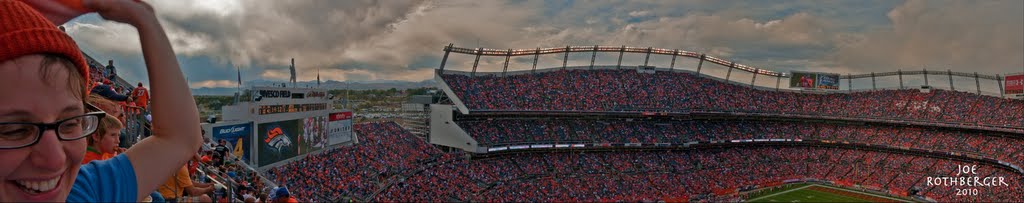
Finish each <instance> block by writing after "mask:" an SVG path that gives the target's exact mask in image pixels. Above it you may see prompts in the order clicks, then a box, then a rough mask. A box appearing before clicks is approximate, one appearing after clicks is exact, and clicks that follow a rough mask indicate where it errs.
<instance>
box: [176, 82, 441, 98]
mask: <svg viewBox="0 0 1024 203" xmlns="http://www.w3.org/2000/svg"><path fill="white" fill-rule="evenodd" d="M281 83H285V82H283V81H267V80H253V81H246V82H244V83H243V84H245V86H243V87H242V88H243V89H247V88H249V87H253V86H257V87H266V86H280V85H281ZM295 85H296V86H298V87H316V81H303V82H297V83H296V84H295ZM434 86H436V84H435V83H434V80H424V81H420V82H409V81H395V80H382V81H361V82H341V81H334V80H328V81H324V82H321V83H320V88H324V89H353V90H371V89H391V88H395V89H399V90H403V89H411V88H420V87H434ZM237 90H238V89H237V88H234V87H212V88H211V87H202V88H193V89H192V95H234V94H235V91H237Z"/></svg>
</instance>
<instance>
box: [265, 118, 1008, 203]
mask: <svg viewBox="0 0 1024 203" xmlns="http://www.w3.org/2000/svg"><path fill="white" fill-rule="evenodd" d="M728 125H736V126H732V127H729V126H728ZM694 126H695V127H696V126H703V127H705V128H707V129H705V131H703V132H709V133H695V134H705V135H702V136H703V137H704V138H711V137H714V138H723V139H732V138H739V137H741V136H747V138H748V139H749V138H750V137H749V134H746V132H752V131H757V130H764V128H768V127H770V126H777V127H778V128H784V129H786V130H782V131H767V132H771V133H778V134H779V135H782V134H788V133H792V132H796V131H800V130H795V129H799V128H801V127H800V125H795V124H784V123H777V122H750V123H731V124H727V122H717V123H715V122H706V123H702V125H694ZM354 127H355V129H356V132H357V134H358V135H360V143H359V144H357V145H355V146H351V147H342V148H339V149H335V150H329V151H326V152H323V153H320V154H314V155H309V156H307V157H306V158H304V159H301V160H298V161H295V162H292V163H289V164H286V165H284V166H280V167H277V168H274V169H272V170H271V171H270V172H269V175H270V177H272V179H274V180H276V181H277V182H278V183H280V184H282V185H285V186H288V188H289V189H290V190H291V191H292V192H293V194H295V196H296V198H298V200H299V201H341V200H344V198H343V197H349V198H353V199H356V200H361V201H379V202H409V201H412V202H449V201H480V202H536V201H678V200H694V201H696V200H707V201H730V200H739V199H742V198H741V197H738V196H736V195H737V194H738V192H739V191H748V190H752V189H756V188H763V187H771V186H776V185H780V184H783V183H785V182H786V181H793V180H805V181H806V180H813V181H824V182H829V183H832V184H836V185H843V186H853V185H860V186H861V187H864V188H868V189H871V190H875V191H881V192H888V193H891V194H893V195H898V196H913V195H914V192H917V193H918V194H923V195H926V196H927V197H930V198H934V199H935V200H937V201H968V200H969V201H1006V200H1013V199H1015V198H1018V197H1019V196H1020V195H1024V188H1021V187H1015V186H1014V185H1020V184H1021V183H1022V182H1021V181H1024V179H1022V178H1024V177H1022V176H1021V174H1020V173H1018V172H1017V171H1011V170H1008V169H1005V168H996V167H993V166H991V165H987V164H982V163H974V162H967V161H955V160H948V159H941V158H931V157H926V156H918V155H908V154H899V153H887V152H877V151H868V150H863V149H844V148H829V147H798V146H791V147H770V148H767V147H738V148H724V149H705V150H687V151H672V150H645V151H608V152H566V151H561V152H532V153H530V152H522V153H516V154H505V155H498V156H495V157H490V158H480V159H476V158H474V159H466V158H465V157H464V156H463V154H460V153H440V152H438V150H437V149H436V148H434V147H432V146H430V145H429V144H428V143H426V141H424V140H422V139H420V138H417V137H415V136H413V135H411V134H410V133H409V132H407V131H404V130H402V129H401V128H400V127H399V126H398V125H397V124H394V123H370V124H357V125H355V126H354ZM718 128H725V129H723V130H720V131H719V132H715V131H713V130H710V129H718ZM876 128H879V127H871V126H866V127H838V126H831V127H830V126H828V125H824V124H822V125H819V126H815V129H819V130H823V131H826V132H830V133H832V134H830V135H834V136H835V137H829V138H831V139H847V138H852V137H855V136H869V137H868V138H859V139H876V138H871V137H874V136H883V135H885V133H888V132H887V130H879V129H876ZM680 129H681V128H680ZM802 130H804V131H806V129H802ZM903 131H905V132H900V133H909V132H910V131H920V132H929V133H933V134H931V135H935V136H966V137H971V136H978V135H971V134H969V133H957V134H945V133H934V132H935V131H933V130H929V129H917V130H903ZM861 133H869V134H867V135H863V134H861ZM830 135H825V134H821V135H815V136H830ZM682 137H689V135H684V136H682ZM794 137H797V138H799V136H794ZM967 139H972V138H967ZM1001 141H1007V140H993V141H991V142H988V143H989V144H993V143H995V142H1001ZM885 142H888V141H885ZM1014 153H1016V154H1020V153H1019V152H1014ZM957 165H978V167H979V168H982V169H979V171H981V172H980V174H983V175H982V176H995V177H1005V178H1006V180H1007V181H1008V182H1007V183H1008V184H1010V185H1011V186H1007V187H989V188H979V189H980V190H981V193H982V194H985V195H979V196H956V195H954V193H955V191H952V190H948V189H946V188H944V187H937V186H931V185H927V184H926V183H925V182H924V177H928V176H945V175H949V174H950V173H951V172H953V171H954V170H955V169H956V166H957ZM377 191H380V192H379V193H377Z"/></svg>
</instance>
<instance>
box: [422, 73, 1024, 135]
mask: <svg viewBox="0 0 1024 203" xmlns="http://www.w3.org/2000/svg"><path fill="white" fill-rule="evenodd" d="M441 78H443V79H444V81H445V82H446V83H447V85H448V86H450V87H451V88H452V90H453V91H454V92H455V94H456V95H457V96H458V97H459V98H460V99H461V101H462V102H464V103H465V104H466V106H467V107H469V108H470V109H473V110H499V111H573V112H585V111H619V112H686V111H693V110H713V111H735V112H761V113H785V114H808V115H828V116H845V117H870V118H886V119H903V120H919V121H931V122H951V123H965V124H985V125H993V126H1012V127H1024V119H1022V118H1024V114H1020V113H1012V112H1024V100H1014V99H1002V98H997V97H991V96H981V95H977V94H973V93H966V92H956V91H948V90H932V91H931V92H930V93H920V92H919V91H918V90H879V91H867V92H855V93H846V92H841V93H831V94H818V93H797V92H788V91H773V90H763V89H754V88H750V87H749V85H738V84H732V83H726V82H722V81H719V80H715V79H711V78H708V77H702V76H697V75H694V74H691V73H685V72H657V73H655V74H644V73H638V72H637V71H635V70H555V71H551V72H543V73H536V74H522V75H510V76H504V77H502V76H496V75H484V76H475V77H473V76H468V75H461V74H443V75H441Z"/></svg>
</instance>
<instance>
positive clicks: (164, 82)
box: [84, 0, 202, 198]
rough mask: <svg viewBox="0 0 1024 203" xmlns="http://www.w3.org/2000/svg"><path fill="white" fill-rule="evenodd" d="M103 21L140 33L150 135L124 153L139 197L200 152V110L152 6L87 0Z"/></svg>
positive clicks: (125, 0)
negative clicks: (149, 91)
mask: <svg viewBox="0 0 1024 203" xmlns="http://www.w3.org/2000/svg"><path fill="white" fill-rule="evenodd" d="M84 3H85V6H86V7H88V8H90V9H92V10H94V11H96V12H98V13H99V14H100V15H101V16H102V17H103V18H105V19H107V20H114V21H118V22H123V23H128V24H131V25H132V26H135V28H136V29H138V31H139V38H140V40H141V41H142V55H143V58H144V59H145V61H146V70H147V71H148V73H149V79H150V81H149V82H150V83H149V84H150V87H151V88H152V93H153V95H152V96H153V97H152V98H153V99H152V100H151V101H152V104H153V107H152V113H153V114H152V115H153V128H152V130H153V136H152V137H149V138H147V139H144V140H142V141H141V142H139V143H137V144H135V145H134V146H132V147H131V148H130V149H128V151H127V152H125V154H126V155H127V156H128V160H130V161H131V163H132V166H133V167H134V168H135V175H136V180H137V181H138V195H139V197H140V198H142V197H146V196H149V194H150V193H151V192H153V190H154V189H156V188H157V187H158V186H159V185H160V184H161V183H163V182H164V181H166V180H167V178H169V177H171V174H174V172H175V171H177V170H178V169H179V168H180V167H181V166H182V165H184V164H185V162H186V161H187V160H188V159H189V158H191V157H192V155H193V154H195V153H196V151H197V150H199V145H200V143H202V138H201V136H200V135H199V131H200V127H199V112H198V110H197V108H196V103H195V101H194V100H193V99H192V93H191V92H190V90H189V89H188V85H187V84H186V83H185V77H184V76H183V75H182V72H181V68H180V67H179V66H178V61H177V58H176V57H175V56H174V50H173V49H172V47H171V43H170V41H169V40H168V39H167V35H166V34H165V33H164V30H163V28H162V27H161V26H160V22H158V21H157V18H156V15H155V14H154V13H153V8H152V7H150V6H149V4H146V3H145V2H141V1H135V0H85V1H84Z"/></svg>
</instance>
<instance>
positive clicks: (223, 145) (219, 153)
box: [213, 139, 231, 166]
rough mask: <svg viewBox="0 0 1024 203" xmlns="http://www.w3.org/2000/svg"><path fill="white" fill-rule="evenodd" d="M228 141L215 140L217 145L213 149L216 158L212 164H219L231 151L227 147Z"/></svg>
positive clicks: (222, 162)
mask: <svg viewBox="0 0 1024 203" xmlns="http://www.w3.org/2000/svg"><path fill="white" fill-rule="evenodd" d="M227 145H228V141H226V140H224V139H221V140H219V141H218V142H217V147H215V148H214V150H213V151H215V152H216V157H217V159H216V160H215V161H214V164H213V165H214V166H220V165H222V164H224V161H226V160H227V157H228V153H229V151H231V150H230V149H228V146H227Z"/></svg>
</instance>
